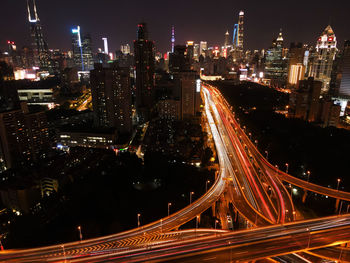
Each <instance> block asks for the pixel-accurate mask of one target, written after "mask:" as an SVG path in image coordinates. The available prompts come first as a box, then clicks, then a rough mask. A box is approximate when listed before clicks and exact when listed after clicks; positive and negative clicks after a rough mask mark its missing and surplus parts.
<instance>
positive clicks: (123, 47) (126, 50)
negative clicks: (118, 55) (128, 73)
mask: <svg viewBox="0 0 350 263" xmlns="http://www.w3.org/2000/svg"><path fill="white" fill-rule="evenodd" d="M120 51H121V52H122V53H123V54H124V55H128V54H130V53H131V50H130V45H129V44H125V45H121V46H120Z"/></svg>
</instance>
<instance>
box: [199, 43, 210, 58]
mask: <svg viewBox="0 0 350 263" xmlns="http://www.w3.org/2000/svg"><path fill="white" fill-rule="evenodd" d="M207 50H208V43H207V41H201V42H200V43H199V54H200V55H202V56H203V57H205V51H207Z"/></svg>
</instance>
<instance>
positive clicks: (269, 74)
mask: <svg viewBox="0 0 350 263" xmlns="http://www.w3.org/2000/svg"><path fill="white" fill-rule="evenodd" d="M286 75H287V67H286V61H285V60H284V59H283V36H282V32H280V33H279V35H278V37H277V39H275V40H274V41H273V42H272V46H271V48H269V49H268V50H267V52H266V61H265V78H267V79H271V81H272V82H275V83H283V82H284V81H285V79H286Z"/></svg>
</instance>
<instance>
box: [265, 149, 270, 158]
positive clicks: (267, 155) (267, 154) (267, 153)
mask: <svg viewBox="0 0 350 263" xmlns="http://www.w3.org/2000/svg"><path fill="white" fill-rule="evenodd" d="M265 154H266V160H269V152H268V151H265Z"/></svg>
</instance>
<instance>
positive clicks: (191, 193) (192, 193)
mask: <svg viewBox="0 0 350 263" xmlns="http://www.w3.org/2000/svg"><path fill="white" fill-rule="evenodd" d="M192 195H194V192H190V204H192Z"/></svg>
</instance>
